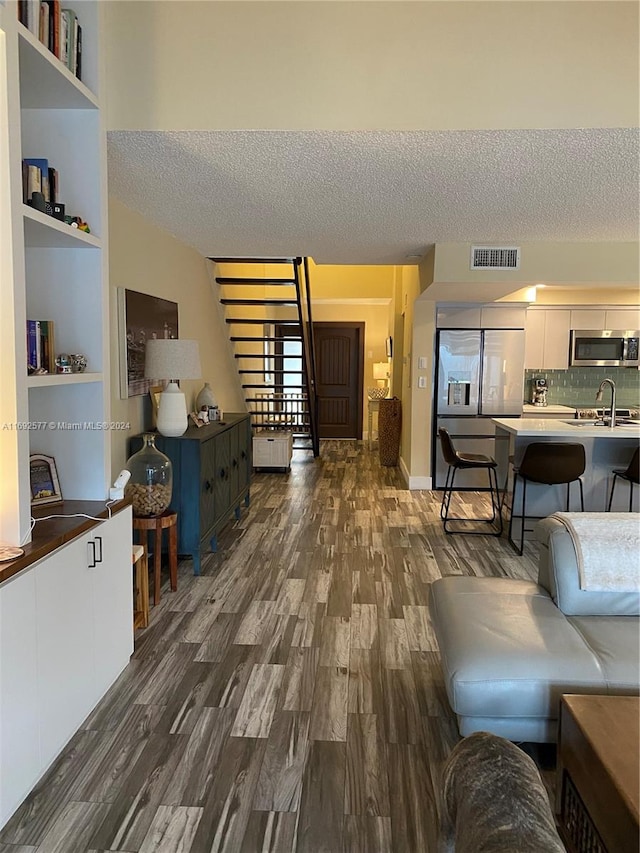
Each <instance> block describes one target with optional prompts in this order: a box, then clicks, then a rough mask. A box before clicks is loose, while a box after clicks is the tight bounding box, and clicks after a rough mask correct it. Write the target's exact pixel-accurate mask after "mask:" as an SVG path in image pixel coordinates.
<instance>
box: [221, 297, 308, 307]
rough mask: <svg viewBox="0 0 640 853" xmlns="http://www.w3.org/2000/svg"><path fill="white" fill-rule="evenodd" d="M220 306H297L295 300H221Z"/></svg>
mask: <svg viewBox="0 0 640 853" xmlns="http://www.w3.org/2000/svg"><path fill="white" fill-rule="evenodd" d="M220 304H221V305H264V306H265V307H269V308H270V307H271V306H272V305H292V306H293V305H297V304H298V303H297V301H296V300H295V299H221V300H220Z"/></svg>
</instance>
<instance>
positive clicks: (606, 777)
mask: <svg viewBox="0 0 640 853" xmlns="http://www.w3.org/2000/svg"><path fill="white" fill-rule="evenodd" d="M639 733H640V699H638V697H636V696H614V695H605V696H597V695H565V696H563V697H562V701H561V703H560V737H559V741H558V782H557V800H558V802H557V806H558V809H557V810H558V812H559V817H560V829H561V831H562V834H563V841H564V842H565V845H566V847H567V850H568V851H570V853H637V851H638V830H639V823H640V820H639V815H640V789H639V782H638V780H639V778H640V761H639V755H640V734H639Z"/></svg>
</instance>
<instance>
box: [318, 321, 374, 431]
mask: <svg viewBox="0 0 640 853" xmlns="http://www.w3.org/2000/svg"><path fill="white" fill-rule="evenodd" d="M313 336H314V340H315V351H316V373H317V376H316V380H317V382H316V388H317V396H318V427H319V433H320V438H361V437H362V381H363V378H362V373H363V367H362V366H363V361H364V323H314V324H313Z"/></svg>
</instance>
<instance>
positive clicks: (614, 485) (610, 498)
mask: <svg viewBox="0 0 640 853" xmlns="http://www.w3.org/2000/svg"><path fill="white" fill-rule="evenodd" d="M617 479H618V475H617V474H614V475H613V483H611V492H610V493H609V506H608V507H607V512H611V504H612V503H613V490H614V489H615V487H616V480H617Z"/></svg>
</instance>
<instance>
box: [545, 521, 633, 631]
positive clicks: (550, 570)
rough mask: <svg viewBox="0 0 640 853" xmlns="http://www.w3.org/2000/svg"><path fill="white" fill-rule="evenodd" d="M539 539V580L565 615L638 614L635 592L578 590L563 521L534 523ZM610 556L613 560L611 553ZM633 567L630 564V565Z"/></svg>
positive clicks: (572, 550)
mask: <svg viewBox="0 0 640 853" xmlns="http://www.w3.org/2000/svg"><path fill="white" fill-rule="evenodd" d="M536 535H537V538H538V541H539V542H540V557H539V563H538V583H539V585H540V586H541V587H543V588H544V589H546V590H547V592H548V593H549V594H550V595H551V597H552V598H553V600H554V602H555V604H556V606H557V607H558V609H559V610H561V611H562V612H563V613H564V614H565V615H567V616H638V615H639V614H640V594H638V593H637V592H600V591H593V590H591V591H590V590H586V589H580V575H579V572H578V560H577V556H576V552H575V547H574V545H573V541H572V539H571V536H570V534H569V532H568V531H567V529H566V527H565V526H564V524H562V522H560V521H558V520H557V519H555V518H552V517H550V518H545V519H543V520H542V521H540V522H539V523H538V524H537V525H536ZM611 558H612V559H613V560H615V559H616V555H615V554H612V555H611ZM631 568H633V567H631Z"/></svg>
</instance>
